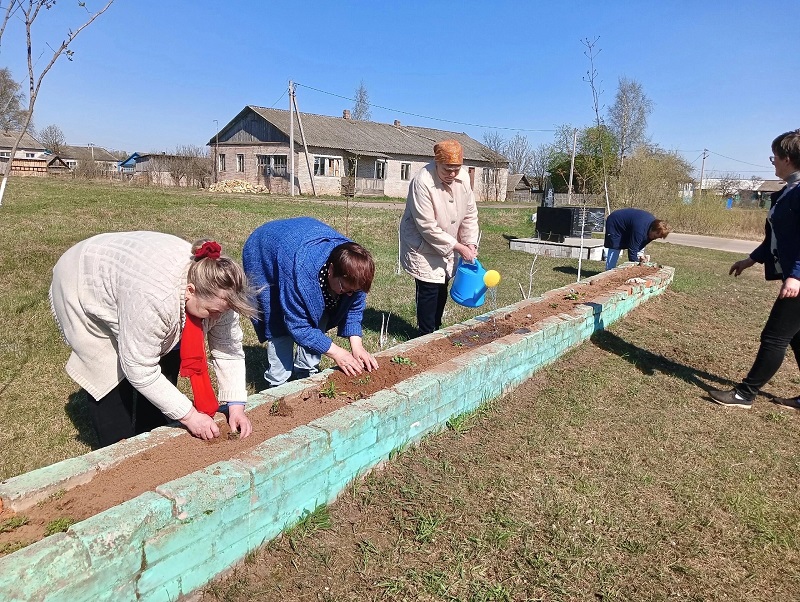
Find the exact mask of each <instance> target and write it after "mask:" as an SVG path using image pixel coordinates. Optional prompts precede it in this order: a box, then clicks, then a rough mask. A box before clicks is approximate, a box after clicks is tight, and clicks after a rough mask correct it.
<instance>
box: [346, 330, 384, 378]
mask: <svg viewBox="0 0 800 602" xmlns="http://www.w3.org/2000/svg"><path fill="white" fill-rule="evenodd" d="M350 349H352V350H353V357H354V358H355V359H356V360H358V361H359V362H361V365H362V366H364V369H365V370H366V371H367V372H372V371H373V370H377V369H378V360H376V359H375V356H374V355H372V354H371V353H369V352H368V351H367V350H366V349H364V345H363V344H362V342H361V337H350Z"/></svg>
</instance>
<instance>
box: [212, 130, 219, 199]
mask: <svg viewBox="0 0 800 602" xmlns="http://www.w3.org/2000/svg"><path fill="white" fill-rule="evenodd" d="M213 121H214V125H215V127H216V129H215V130H214V131H215V132H216V134H215V135H214V184H216V183H217V178H218V170H219V166H218V164H217V162H218V161H219V159H217V153H219V149H218V147H219V120H218V119H214V120H213Z"/></svg>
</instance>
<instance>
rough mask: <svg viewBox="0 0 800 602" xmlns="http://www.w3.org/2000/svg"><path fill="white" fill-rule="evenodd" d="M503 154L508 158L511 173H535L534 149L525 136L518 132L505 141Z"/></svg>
mask: <svg viewBox="0 0 800 602" xmlns="http://www.w3.org/2000/svg"><path fill="white" fill-rule="evenodd" d="M502 154H503V155H505V157H506V159H508V172H509V173H521V174H525V175H526V176H530V175H533V158H534V150H533V147H531V143H530V142H529V141H528V139H527V138H526V137H525V136H523V135H522V134H516V135H515V136H514V137H513V138H512V139H511V140H509V141H508V142H506V143H505V145H504V147H503V153H502Z"/></svg>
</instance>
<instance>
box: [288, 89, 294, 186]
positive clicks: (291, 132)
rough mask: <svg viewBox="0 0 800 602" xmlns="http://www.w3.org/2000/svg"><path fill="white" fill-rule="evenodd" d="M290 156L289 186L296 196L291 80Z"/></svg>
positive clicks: (290, 90)
mask: <svg viewBox="0 0 800 602" xmlns="http://www.w3.org/2000/svg"><path fill="white" fill-rule="evenodd" d="M289 157H290V158H291V159H290V160H291V165H292V167H291V171H290V173H289V178H290V180H289V188H291V191H292V193H291V196H294V83H292V80H289Z"/></svg>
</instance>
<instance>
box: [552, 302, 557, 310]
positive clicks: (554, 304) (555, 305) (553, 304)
mask: <svg viewBox="0 0 800 602" xmlns="http://www.w3.org/2000/svg"><path fill="white" fill-rule="evenodd" d="M550 307H551V308H553V309H555V308H556V307H558V303H551V304H550Z"/></svg>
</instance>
